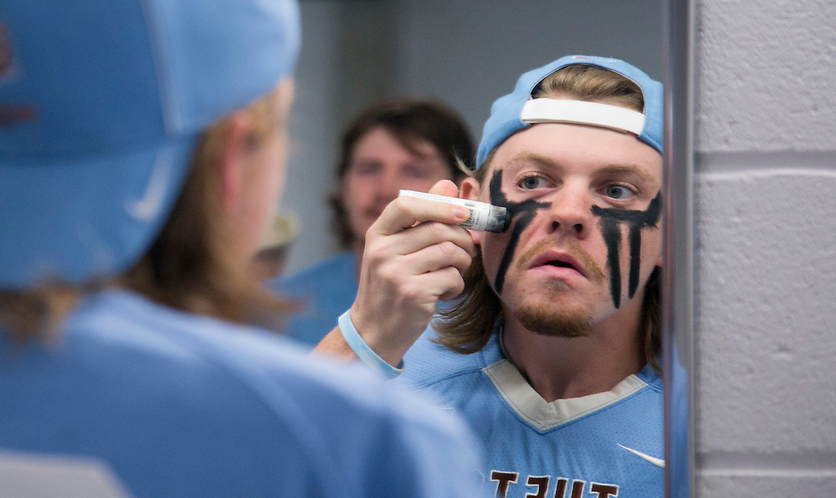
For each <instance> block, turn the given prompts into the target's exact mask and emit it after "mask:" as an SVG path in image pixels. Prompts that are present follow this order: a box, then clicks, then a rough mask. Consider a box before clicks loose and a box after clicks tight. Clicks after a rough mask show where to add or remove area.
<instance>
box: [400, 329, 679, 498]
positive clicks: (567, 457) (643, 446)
mask: <svg viewBox="0 0 836 498" xmlns="http://www.w3.org/2000/svg"><path fill="white" fill-rule="evenodd" d="M431 337H434V332H433V331H432V329H429V330H428V331H427V332H426V333H425V334H424V335H423V336H422V337H421V338H420V339H419V340H418V341H417V342H416V343H415V344H414V345H413V346H412V348H411V349H410V350H409V352H408V353H407V354H406V356H405V357H404V364H405V371H404V373H403V374H402V375H401V376H400V377H399V378H398V379H397V380H396V381H395V382H397V383H406V384H411V385H413V386H417V387H419V388H422V389H428V390H431V391H432V392H433V393H434V394H436V395H437V396H438V397H440V398H441V399H442V400H443V404H444V406H446V407H448V408H449V409H451V410H452V411H453V412H454V413H456V414H458V415H461V416H462V417H463V418H464V419H465V420H466V421H467V422H468V423H469V424H470V426H471V429H472V430H473V431H474V432H475V433H476V437H477V439H479V440H481V442H482V444H483V446H484V449H485V452H486V454H487V456H488V465H487V466H486V467H485V468H484V469H483V472H482V474H483V480H484V482H485V486H484V487H485V488H486V489H487V490H489V491H490V492H491V493H495V495H496V496H497V497H500V498H504V497H507V498H523V497H531V498H534V497H536V498H587V497H594V498H613V497H619V498H629V497H635V498H657V497H658V498H661V497H662V495H663V466H664V462H663V460H662V459H663V458H664V456H663V448H664V445H663V411H662V410H663V402H662V381H661V379H660V378H659V377H658V376H657V375H656V374H654V373H653V371H652V369H651V368H650V367H649V366H647V367H645V368H644V369H643V370H642V371H641V372H639V373H638V374H636V375H631V376H630V377H628V378H626V379H625V380H624V381H622V382H621V383H619V384H618V385H617V386H616V387H615V388H614V389H613V390H612V391H609V392H605V393H599V394H594V395H590V396H584V397H581V398H573V399H564V400H556V401H554V402H552V403H546V402H545V400H544V399H543V398H542V397H540V395H539V394H537V392H536V391H534V389H533V388H532V387H531V386H530V385H529V384H528V383H527V382H526V380H525V379H524V378H523V376H522V375H521V374H520V373H519V371H518V370H517V369H516V368H515V367H514V365H513V364H512V363H511V362H510V361H509V360H508V359H507V358H506V357H505V356H504V355H503V353H502V350H501V348H500V345H499V340H498V334H494V336H493V337H492V338H491V340H490V342H488V344H487V345H486V346H485V347H484V348H483V349H482V350H481V351H479V352H477V353H474V354H470V355H460V354H457V353H453V352H451V351H449V350H447V349H445V348H444V347H442V346H440V345H437V344H434V343H432V342H430V338H431Z"/></svg>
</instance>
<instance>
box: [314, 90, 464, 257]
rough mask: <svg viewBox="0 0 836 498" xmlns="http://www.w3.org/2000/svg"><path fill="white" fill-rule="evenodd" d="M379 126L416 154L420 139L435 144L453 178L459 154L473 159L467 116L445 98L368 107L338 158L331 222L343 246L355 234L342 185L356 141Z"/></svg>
mask: <svg viewBox="0 0 836 498" xmlns="http://www.w3.org/2000/svg"><path fill="white" fill-rule="evenodd" d="M376 128H383V129H385V130H386V131H387V132H389V133H390V134H391V135H392V136H393V137H394V138H395V140H397V141H398V143H399V144H400V145H401V146H402V147H403V148H405V149H406V150H408V151H409V152H411V153H413V154H417V153H418V152H417V148H416V143H417V142H419V141H427V142H429V143H430V144H432V145H433V147H435V148H436V149H437V150H438V152H439V154H441V157H442V158H443V159H444V161H445V163H446V164H447V167H448V168H450V178H451V179H453V180H457V179H460V178H461V176H462V175H463V173H462V171H461V170H460V169H459V168H458V166H457V158H465V159H466V160H470V159H471V158H472V157H473V154H474V146H473V140H472V138H471V135H470V132H469V131H468V128H467V125H466V124H465V122H464V120H463V119H462V117H461V116H460V115H459V114H458V113H457V112H456V111H454V110H453V109H452V108H450V107H449V106H447V105H445V104H443V103H442V102H439V101H437V100H430V99H410V100H400V101H393V102H383V103H380V104H376V105H373V106H371V107H369V108H367V109H366V110H365V111H363V112H362V113H360V114H359V115H358V116H357V117H356V118H355V119H354V120H353V121H352V122H351V123H350V124H349V125H348V127H347V128H346V129H345V132H344V133H343V135H342V139H341V142H340V156H339V161H338V162H337V192H335V193H333V194H332V195H331V196H330V198H329V204H330V206H331V209H332V212H333V218H332V226H333V228H334V231H335V232H336V234H337V235H338V236H339V239H340V244H342V246H343V247H351V245H352V243H353V242H354V234H353V233H352V231H351V226H350V224H349V222H348V216H347V214H346V211H345V208H343V205H342V200H341V198H340V195H339V185H341V184H342V181H343V178H344V176H345V174H346V172H347V171H348V167H349V166H350V164H351V156H352V155H353V153H354V148H355V147H356V145H357V143H358V142H359V141H360V140H361V139H362V138H363V137H364V136H365V135H366V134H368V133H369V132H370V131H372V130H374V129H376Z"/></svg>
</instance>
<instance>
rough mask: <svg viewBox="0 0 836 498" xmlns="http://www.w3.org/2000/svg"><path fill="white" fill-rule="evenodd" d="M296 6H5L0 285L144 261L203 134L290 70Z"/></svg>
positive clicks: (252, 1)
mask: <svg viewBox="0 0 836 498" xmlns="http://www.w3.org/2000/svg"><path fill="white" fill-rule="evenodd" d="M299 44H300V21H299V11H298V5H297V3H296V1H295V0H201V1H195V0H6V1H4V2H2V4H0V213H2V216H0V234H2V238H3V241H2V243H0V287H2V288H8V289H16V288H18V289H19V288H24V287H27V286H29V285H31V284H33V283H38V282H47V281H62V282H67V283H80V282H84V281H87V280H89V279H91V278H96V277H108V276H112V275H115V274H118V273H120V272H122V271H123V270H125V269H127V268H128V267H129V266H130V265H132V264H133V263H135V262H136V261H137V260H138V259H139V258H140V257H141V256H142V254H143V253H144V251H145V250H146V249H147V248H148V246H149V245H150V244H151V243H152V242H153V240H154V238H155V237H156V235H157V233H158V231H159V230H160V228H161V227H162V225H163V224H164V222H165V220H166V218H167V216H168V213H169V212H170V209H171V207H172V206H173V203H174V201H175V200H176V198H177V195H178V193H179V191H180V188H181V186H182V182H183V178H184V176H185V172H186V171H187V169H188V165H189V162H190V159H191V153H192V149H193V148H194V145H195V143H196V141H197V137H198V135H199V134H200V132H201V131H202V130H203V129H204V128H206V127H207V126H208V125H210V124H212V123H213V122H215V121H216V120H218V119H219V118H222V117H223V116H224V115H226V114H228V113H229V112H231V111H232V110H235V109H238V108H241V107H245V106H246V105H248V104H249V103H250V102H252V101H253V100H255V99H256V98H258V97H259V96H261V95H264V94H266V93H268V92H269V91H271V90H272V89H273V88H274V87H275V85H276V84H277V83H278V81H279V80H280V79H281V78H282V77H284V76H288V75H290V73H291V72H292V70H293V67H294V65H295V62H296V58H297V55H298V52H299Z"/></svg>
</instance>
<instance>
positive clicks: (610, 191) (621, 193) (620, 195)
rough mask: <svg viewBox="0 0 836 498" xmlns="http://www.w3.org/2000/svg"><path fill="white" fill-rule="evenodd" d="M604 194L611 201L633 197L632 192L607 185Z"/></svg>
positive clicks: (617, 186) (621, 187)
mask: <svg viewBox="0 0 836 498" xmlns="http://www.w3.org/2000/svg"><path fill="white" fill-rule="evenodd" d="M605 193H606V195H607V197H610V198H612V199H629V198H630V197H633V196H634V195H635V194H634V193H633V191H632V190H630V189H629V188H627V187H623V186H621V185H609V186H607V188H606V190H605Z"/></svg>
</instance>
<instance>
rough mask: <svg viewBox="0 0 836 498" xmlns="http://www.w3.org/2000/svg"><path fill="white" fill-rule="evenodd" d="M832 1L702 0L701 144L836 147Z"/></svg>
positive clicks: (712, 147)
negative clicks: (759, 0)
mask: <svg viewBox="0 0 836 498" xmlns="http://www.w3.org/2000/svg"><path fill="white" fill-rule="evenodd" d="M834 26H836V2H833V1H832V0H770V1H769V2H753V1H751V0H725V1H708V0H703V1H700V2H699V5H698V9H697V14H696V65H697V71H696V96H695V97H696V99H695V117H696V127H695V128H696V136H695V146H696V148H697V150H698V151H702V152H717V151H726V152H733V151H752V150H760V151H776V150H813V151H821V150H836V119H833V113H834V112H836V92H833V91H832V88H833V87H834V86H836V29H833V28H834Z"/></svg>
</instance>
